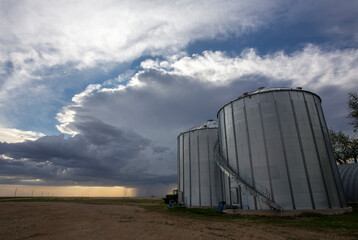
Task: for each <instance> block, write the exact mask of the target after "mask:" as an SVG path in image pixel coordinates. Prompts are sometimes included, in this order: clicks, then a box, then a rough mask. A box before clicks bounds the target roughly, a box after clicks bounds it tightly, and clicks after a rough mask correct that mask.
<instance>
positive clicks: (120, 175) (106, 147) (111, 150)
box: [0, 121, 174, 186]
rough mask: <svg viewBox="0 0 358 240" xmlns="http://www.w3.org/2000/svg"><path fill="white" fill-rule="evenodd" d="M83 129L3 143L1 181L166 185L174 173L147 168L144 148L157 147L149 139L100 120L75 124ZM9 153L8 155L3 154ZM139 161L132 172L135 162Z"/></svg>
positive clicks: (0, 160)
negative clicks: (34, 139)
mask: <svg viewBox="0 0 358 240" xmlns="http://www.w3.org/2000/svg"><path fill="white" fill-rule="evenodd" d="M76 126H77V127H78V129H81V130H82V131H81V132H82V133H81V134H78V135H76V136H74V137H69V138H65V137H64V135H60V136H46V137H42V138H39V139H38V140H36V141H26V142H23V143H13V144H9V143H0V154H2V157H0V176H16V178H4V179H1V180H0V182H1V183H3V184H5V183H17V184H19V183H26V182H24V181H23V180H24V179H41V180H42V181H40V182H32V181H29V182H28V183H31V184H45V185H49V184H52V185H67V184H82V185H125V186H133V185H140V184H143V183H145V184H148V183H156V182H158V181H159V182H161V183H167V182H171V181H173V179H174V178H173V176H170V174H169V175H166V176H165V177H166V179H165V178H163V177H162V176H161V174H162V173H158V174H156V175H155V174H151V173H146V172H145V171H146V170H148V169H150V168H151V166H148V165H147V164H146V161H149V159H148V158H146V156H145V154H143V153H142V152H143V151H145V150H146V149H152V148H153V149H157V147H156V146H152V145H151V142H150V140H148V139H146V138H144V137H142V136H140V135H138V134H136V133H135V132H133V131H131V130H124V129H119V128H117V127H113V126H110V125H107V124H104V123H102V122H100V121H97V122H95V121H85V122H81V123H76ZM4 155H5V156H4ZM136 164H141V167H136V168H135V169H134V171H133V170H130V169H128V168H131V167H132V165H134V166H135V165H136Z"/></svg>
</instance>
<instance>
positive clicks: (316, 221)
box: [144, 204, 358, 238]
mask: <svg viewBox="0 0 358 240" xmlns="http://www.w3.org/2000/svg"><path fill="white" fill-rule="evenodd" d="M352 207H353V212H351V213H345V214H341V215H330V216H327V215H322V214H318V213H303V214H301V215H300V216H296V217H283V216H282V217H281V216H252V215H229V214H224V213H220V212H218V211H217V209H215V208H207V209H205V208H185V207H172V208H169V207H168V206H166V205H164V204H160V205H150V206H144V208H145V209H147V210H151V211H157V212H162V213H166V214H170V215H174V216H179V217H187V218H191V219H198V220H206V221H223V222H225V221H245V224H250V223H262V224H272V225H276V226H280V227H297V228H306V229H310V230H313V231H330V232H335V233H338V234H341V235H347V236H354V237H357V238H358V205H353V206H352Z"/></svg>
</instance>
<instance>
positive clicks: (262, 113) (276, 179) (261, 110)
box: [218, 90, 346, 209]
mask: <svg viewBox="0 0 358 240" xmlns="http://www.w3.org/2000/svg"><path fill="white" fill-rule="evenodd" d="M218 118H219V138H220V144H221V152H222V155H223V157H224V159H226V161H228V162H229V164H230V165H231V167H232V168H234V169H236V170H237V171H238V172H239V174H240V175H241V176H243V177H244V178H246V179H249V181H252V182H253V183H254V184H257V185H261V186H264V187H265V188H266V189H267V190H268V191H269V192H270V193H271V195H272V196H273V200H274V201H275V202H276V203H278V204H279V205H280V206H281V207H283V208H284V209H325V208H341V207H345V206H346V203H345V200H344V196H343V191H342V184H341V181H340V178H339V174H338V170H337V166H336V164H335V160H334V157H333V153H332V149H331V144H330V140H329V136H328V131H327V126H326V122H325V119H324V115H323V111H322V108H321V100H320V98H319V97H318V96H317V95H315V94H312V93H310V92H307V91H301V90H274V91H265V92H261V93H257V94H252V95H248V96H246V97H241V98H238V99H237V100H235V101H232V102H231V103H229V104H227V105H225V106H224V107H223V108H222V109H220V111H219V113H218ZM223 185H224V186H223V188H224V190H225V200H226V201H227V202H228V203H229V204H230V203H233V202H234V203H235V202H237V201H241V202H240V204H239V205H240V206H241V207H242V208H249V209H269V207H268V206H267V205H265V204H263V203H260V202H258V201H257V199H255V198H254V197H252V196H251V195H250V194H248V193H247V192H246V191H245V190H239V194H238V196H235V195H233V194H230V192H232V189H230V181H229V180H228V178H227V177H226V181H225V182H224V184H223ZM233 196H234V198H235V199H233ZM236 198H237V199H236Z"/></svg>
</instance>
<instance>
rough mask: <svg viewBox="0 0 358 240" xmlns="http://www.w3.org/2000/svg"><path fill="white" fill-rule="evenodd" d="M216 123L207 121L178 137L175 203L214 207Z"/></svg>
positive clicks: (217, 189) (216, 197)
mask: <svg viewBox="0 0 358 240" xmlns="http://www.w3.org/2000/svg"><path fill="white" fill-rule="evenodd" d="M217 128H218V122H217V121H213V120H209V121H206V122H204V123H202V124H200V125H198V126H196V127H193V128H191V129H189V130H187V131H185V132H182V133H180V134H179V136H178V189H179V202H182V203H184V204H185V205H186V206H217V204H218V202H219V201H220V200H221V197H220V196H221V183H220V170H219V168H218V166H217V165H216V163H215V159H214V155H213V149H214V145H215V143H216V142H217V139H218V136H217Z"/></svg>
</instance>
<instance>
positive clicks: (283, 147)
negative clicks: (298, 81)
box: [273, 92, 296, 209]
mask: <svg viewBox="0 0 358 240" xmlns="http://www.w3.org/2000/svg"><path fill="white" fill-rule="evenodd" d="M273 97H274V104H275V112H276V117H277V122H278V128H279V131H280V137H281V144H282V150H283V157H284V160H285V167H286V172H287V179H288V186H289V188H290V195H291V201H292V208H293V209H296V203H295V199H294V196H293V190H292V183H291V176H290V171H289V167H288V162H287V152H286V146H285V142H284V138H283V133H282V126H281V119H280V116H279V114H278V111H277V101H276V94H275V92H273Z"/></svg>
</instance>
